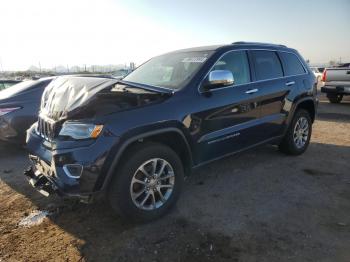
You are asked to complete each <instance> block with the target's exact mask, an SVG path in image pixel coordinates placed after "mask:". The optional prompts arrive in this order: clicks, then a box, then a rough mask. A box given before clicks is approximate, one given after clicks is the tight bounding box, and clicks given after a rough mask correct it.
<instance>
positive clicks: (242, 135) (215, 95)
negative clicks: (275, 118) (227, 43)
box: [191, 50, 260, 163]
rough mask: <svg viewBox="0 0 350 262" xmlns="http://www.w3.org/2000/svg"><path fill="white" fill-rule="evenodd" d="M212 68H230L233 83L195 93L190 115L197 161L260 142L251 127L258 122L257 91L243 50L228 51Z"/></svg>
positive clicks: (213, 157)
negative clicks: (193, 106) (193, 108)
mask: <svg viewBox="0 0 350 262" xmlns="http://www.w3.org/2000/svg"><path fill="white" fill-rule="evenodd" d="M211 70H230V71H231V72H232V74H233V77H234V84H233V85H232V86H228V87H223V88H218V89H213V90H210V91H207V92H204V93H201V94H198V96H199V97H198V100H197V102H196V104H197V103H198V104H197V105H200V106H199V107H196V108H197V110H198V111H197V112H194V113H193V114H192V115H191V121H192V122H193V123H195V124H196V127H197V128H196V129H195V132H194V133H193V134H192V135H193V136H194V140H195V141H196V145H195V148H194V150H195V151H196V154H194V155H196V156H197V157H198V159H196V160H195V161H196V162H197V163H201V162H205V161H209V160H212V159H215V158H218V157H221V156H223V155H226V154H229V153H232V152H235V151H239V150H241V149H243V148H247V147H249V146H251V145H253V144H256V143H257V142H259V139H260V138H259V134H257V130H256V129H255V128H254V127H255V126H256V125H257V123H258V122H259V115H260V107H259V104H258V102H257V101H258V97H259V94H258V93H257V92H255V90H254V89H252V86H251V83H250V82H251V74H250V68H249V63H248V57H247V53H246V51H240V50H237V51H230V52H228V53H226V54H225V55H224V56H223V57H222V58H221V59H219V61H217V62H216V64H215V65H214V67H213V68H212V69H211Z"/></svg>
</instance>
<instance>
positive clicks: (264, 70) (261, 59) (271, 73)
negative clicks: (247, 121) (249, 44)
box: [250, 50, 294, 141]
mask: <svg viewBox="0 0 350 262" xmlns="http://www.w3.org/2000/svg"><path fill="white" fill-rule="evenodd" d="M250 57H251V60H252V64H253V68H254V77H255V84H254V85H255V87H254V88H255V89H256V90H258V93H259V104H260V110H261V111H260V121H261V123H260V126H259V131H260V132H259V136H260V139H261V140H262V141H266V140H268V139H271V138H273V137H276V136H278V135H280V134H281V133H282V130H283V128H282V125H283V122H284V120H285V119H286V113H285V112H284V109H283V107H284V106H285V105H286V102H287V101H286V97H287V95H288V93H289V92H290V91H291V89H292V88H294V83H293V81H292V80H293V79H291V80H288V79H285V78H284V73H283V68H282V63H281V60H280V58H279V56H278V54H277V52H275V51H273V50H271V51H270V50H251V51H250Z"/></svg>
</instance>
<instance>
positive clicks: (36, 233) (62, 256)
mask: <svg viewBox="0 0 350 262" xmlns="http://www.w3.org/2000/svg"><path fill="white" fill-rule="evenodd" d="M313 128H314V130H313V135H312V142H311V144H310V147H309V149H308V150H307V152H306V153H305V154H303V155H302V156H298V157H291V156H285V155H283V154H281V153H279V152H278V150H277V149H276V147H273V146H263V147H260V148H258V149H254V150H251V151H248V152H246V153H243V154H241V155H236V156H233V157H229V158H225V159H222V160H219V161H217V162H215V163H212V164H210V165H207V166H205V167H203V168H201V169H198V170H197V171H196V172H195V173H194V174H193V175H192V176H191V177H189V178H188V179H187V180H186V183H185V186H184V191H183V193H182V195H181V197H180V200H179V202H178V204H177V205H176V207H175V208H174V209H173V210H172V212H171V213H170V214H169V215H167V216H166V217H164V218H162V219H160V220H158V221H155V222H153V223H149V224H146V225H131V224H128V223H125V222H122V221H121V220H120V219H119V217H118V216H116V215H114V214H113V213H112V212H111V211H110V210H109V208H108V206H107V205H106V204H105V203H104V202H103V201H98V202H97V203H95V204H92V205H84V204H79V203H75V202H71V201H63V200H61V199H59V198H57V197H50V198H45V197H44V196H41V195H40V194H39V193H37V192H35V191H34V190H33V189H32V188H31V187H30V186H29V185H27V182H26V181H25V179H24V177H23V176H22V170H23V168H24V167H25V166H26V162H27V160H26V154H25V152H24V151H23V150H21V149H17V148H13V147H11V146H7V145H0V261H1V262H3V261H49V260H55V261H350V249H349V247H350V172H349V169H350V162H349V161H350V132H349V131H350V99H347V102H346V101H345V102H344V103H342V104H339V105H333V104H329V103H328V102H327V101H326V99H324V97H321V103H320V107H319V115H318V118H317V121H316V122H315V124H314V127H313ZM37 209H39V210H48V211H50V212H51V213H52V215H51V216H50V217H49V218H47V219H45V220H44V222H43V223H41V224H40V225H36V226H33V227H30V228H26V227H21V226H19V222H20V221H21V219H23V218H24V217H26V216H27V215H28V214H30V213H31V212H32V211H34V210H37Z"/></svg>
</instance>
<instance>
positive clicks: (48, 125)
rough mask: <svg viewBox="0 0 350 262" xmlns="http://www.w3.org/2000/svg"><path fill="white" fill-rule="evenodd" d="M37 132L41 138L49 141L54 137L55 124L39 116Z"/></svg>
mask: <svg viewBox="0 0 350 262" xmlns="http://www.w3.org/2000/svg"><path fill="white" fill-rule="evenodd" d="M37 131H38V134H39V135H40V136H41V137H43V138H44V139H46V140H48V141H51V140H52V139H53V138H54V137H55V136H56V128H55V122H54V121H52V120H48V119H44V118H42V117H40V116H39V118H38V130H37Z"/></svg>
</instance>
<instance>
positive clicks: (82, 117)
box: [24, 77, 171, 200]
mask: <svg viewBox="0 0 350 262" xmlns="http://www.w3.org/2000/svg"><path fill="white" fill-rule="evenodd" d="M170 95H171V94H170V93H169V92H166V91H161V90H156V89H152V88H148V87H143V86H141V87H140V86H138V85H133V84H131V83H121V82H119V81H118V80H114V79H108V78H96V77H59V78H57V79H56V80H55V81H53V82H52V83H51V84H50V85H49V86H48V87H47V88H46V90H45V92H44V94H43V97H42V103H41V108H40V113H39V117H38V122H36V123H35V124H34V125H33V126H32V127H31V128H30V129H29V130H28V131H27V141H26V142H27V145H26V148H27V150H28V151H29V159H30V162H31V166H30V167H29V168H28V169H27V170H26V171H25V173H24V174H25V175H26V177H27V178H28V180H29V182H30V184H31V185H32V186H34V187H35V188H36V189H38V191H39V192H41V193H42V194H44V195H46V196H48V195H49V194H51V193H57V194H59V195H61V196H68V197H79V198H81V199H82V200H88V199H89V198H90V197H91V196H92V195H94V194H95V193H97V192H98V191H99V188H98V187H96V181H97V180H98V178H99V176H100V174H102V173H106V172H107V170H106V168H107V167H106V165H105V161H106V159H107V157H108V155H109V152H110V150H111V148H112V146H113V145H116V144H118V142H119V137H118V136H117V135H116V134H114V132H113V130H112V129H111V128H110V123H109V121H108V119H111V118H108V117H107V118H106V117H105V116H107V115H113V114H115V113H118V112H120V111H125V110H131V109H136V108H142V107H144V106H146V105H150V104H153V103H159V102H161V101H163V100H165V99H166V98H167V97H169V96H170ZM106 119H107V120H106Z"/></svg>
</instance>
